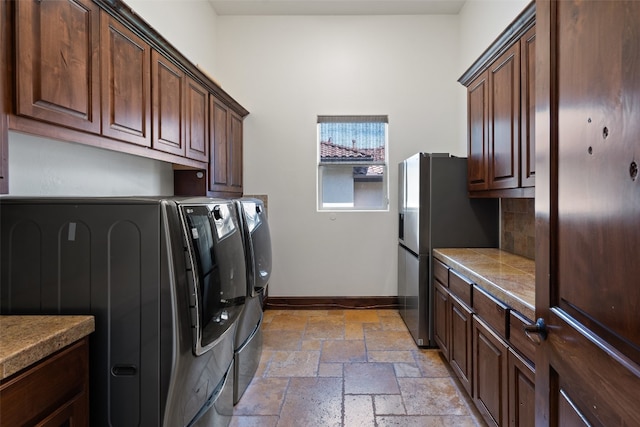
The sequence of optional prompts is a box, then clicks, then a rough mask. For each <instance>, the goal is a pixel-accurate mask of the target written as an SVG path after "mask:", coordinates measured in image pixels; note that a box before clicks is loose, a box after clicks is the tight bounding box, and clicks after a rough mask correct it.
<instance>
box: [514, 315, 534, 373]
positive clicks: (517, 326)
mask: <svg viewBox="0 0 640 427" xmlns="http://www.w3.org/2000/svg"><path fill="white" fill-rule="evenodd" d="M531 324H533V321H532V320H529V319H527V318H526V317H524V316H523V315H522V314H520V313H518V312H517V311H510V312H509V342H510V343H511V345H512V346H513V347H514V348H515V349H516V350H517V351H518V352H519V353H520V354H522V355H523V356H524V357H526V358H527V359H529V361H530V362H532V363H533V361H534V360H535V354H536V345H535V344H534V343H533V341H531V340H530V339H529V338H527V335H526V334H525V333H524V327H525V326H526V325H531Z"/></svg>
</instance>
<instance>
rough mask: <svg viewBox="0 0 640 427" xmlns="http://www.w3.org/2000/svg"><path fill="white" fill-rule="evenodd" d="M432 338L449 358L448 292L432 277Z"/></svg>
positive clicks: (445, 356) (446, 357)
mask: <svg viewBox="0 0 640 427" xmlns="http://www.w3.org/2000/svg"><path fill="white" fill-rule="evenodd" d="M434 283H435V286H434V303H433V313H434V327H433V338H434V340H435V342H436V343H437V344H438V346H439V347H440V351H442V355H443V356H444V358H445V359H447V360H449V292H448V291H447V290H446V289H445V288H444V287H443V286H442V285H441V284H440V283H439V282H437V281H436V280H435V279H434Z"/></svg>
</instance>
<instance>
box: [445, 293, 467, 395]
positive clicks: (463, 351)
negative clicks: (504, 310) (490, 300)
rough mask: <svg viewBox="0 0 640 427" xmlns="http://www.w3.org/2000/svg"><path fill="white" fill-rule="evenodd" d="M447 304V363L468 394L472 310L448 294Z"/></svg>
mask: <svg viewBox="0 0 640 427" xmlns="http://www.w3.org/2000/svg"><path fill="white" fill-rule="evenodd" d="M449 300H450V301H451V304H450V306H449V314H450V324H451V329H450V331H451V341H450V342H449V363H450V364H451V368H453V371H454V372H455V373H456V375H457V376H458V378H459V379H460V382H461V383H462V385H463V386H464V388H465V389H466V390H467V393H469V395H473V390H472V382H471V381H472V378H471V373H472V369H473V366H472V362H471V361H472V353H471V350H472V348H471V343H472V317H473V316H472V312H471V309H470V308H469V307H467V306H466V304H464V303H463V302H461V301H459V300H458V299H457V298H456V297H455V296H453V295H450V296H449Z"/></svg>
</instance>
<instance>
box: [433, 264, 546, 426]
mask: <svg viewBox="0 0 640 427" xmlns="http://www.w3.org/2000/svg"><path fill="white" fill-rule="evenodd" d="M434 270H436V269H435V268H434ZM434 273H435V271H434ZM444 277H446V279H445V278H444ZM444 277H443V274H440V275H439V277H437V276H436V275H435V274H434V281H433V283H434V335H435V337H434V338H435V341H436V343H437V344H438V346H439V347H440V350H441V351H442V355H443V356H444V358H445V359H446V360H447V361H448V362H449V365H450V366H451V368H452V370H453V371H454V372H455V374H456V376H457V377H458V379H459V380H460V383H461V384H462V386H463V387H464V388H465V390H466V391H467V393H468V394H469V396H470V397H471V398H472V400H473V402H474V403H475V405H476V407H477V408H478V410H479V412H480V413H481V414H482V416H483V418H484V419H485V421H486V422H487V424H488V425H489V426H507V425H510V426H519V427H528V426H533V425H534V424H535V369H534V367H533V364H532V362H531V360H533V359H534V353H535V346H534V345H533V343H532V342H531V341H529V340H528V339H526V337H525V335H524V330H523V326H524V325H525V324H530V323H531V322H530V321H529V320H528V319H526V318H524V317H523V316H522V315H520V314H519V313H516V312H515V311H511V310H510V309H509V308H508V307H507V306H506V305H504V304H503V303H502V302H500V301H499V300H497V299H496V298H495V297H493V296H492V295H490V294H488V293H486V292H485V291H484V290H482V289H479V288H478V286H477V285H473V284H472V283H471V281H469V280H468V279H466V278H464V277H462V276H460V274H459V273H457V272H455V271H454V270H452V269H449V270H448V276H444ZM451 278H453V279H454V280H453V285H454V286H452V282H451ZM460 279H462V281H461V280H460ZM456 283H457V285H456ZM461 283H462V284H464V283H467V285H464V286H461ZM467 287H469V290H470V292H471V293H470V295H467ZM458 290H462V291H463V292H462V293H463V295H461V296H459V295H458V294H457V291H458ZM463 298H464V299H465V301H471V302H472V304H471V306H469V305H468V304H467V303H466V302H465V301H463Z"/></svg>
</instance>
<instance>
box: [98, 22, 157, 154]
mask: <svg viewBox="0 0 640 427" xmlns="http://www.w3.org/2000/svg"><path fill="white" fill-rule="evenodd" d="M100 19H101V28H102V32H101V54H102V77H101V79H102V80H101V81H102V134H103V135H105V136H108V137H111V138H116V139H120V140H123V141H127V142H131V143H133V144H138V145H142V146H145V147H150V146H151V72H150V68H151V47H150V46H149V45H148V44H147V43H145V42H144V41H143V40H142V39H140V38H139V37H138V36H136V35H135V34H134V33H133V32H132V31H130V30H128V29H127V28H125V27H124V26H123V25H122V24H120V23H119V22H118V21H116V20H115V19H114V18H112V17H111V16H110V15H109V14H107V13H106V12H102V13H101V17H100Z"/></svg>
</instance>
